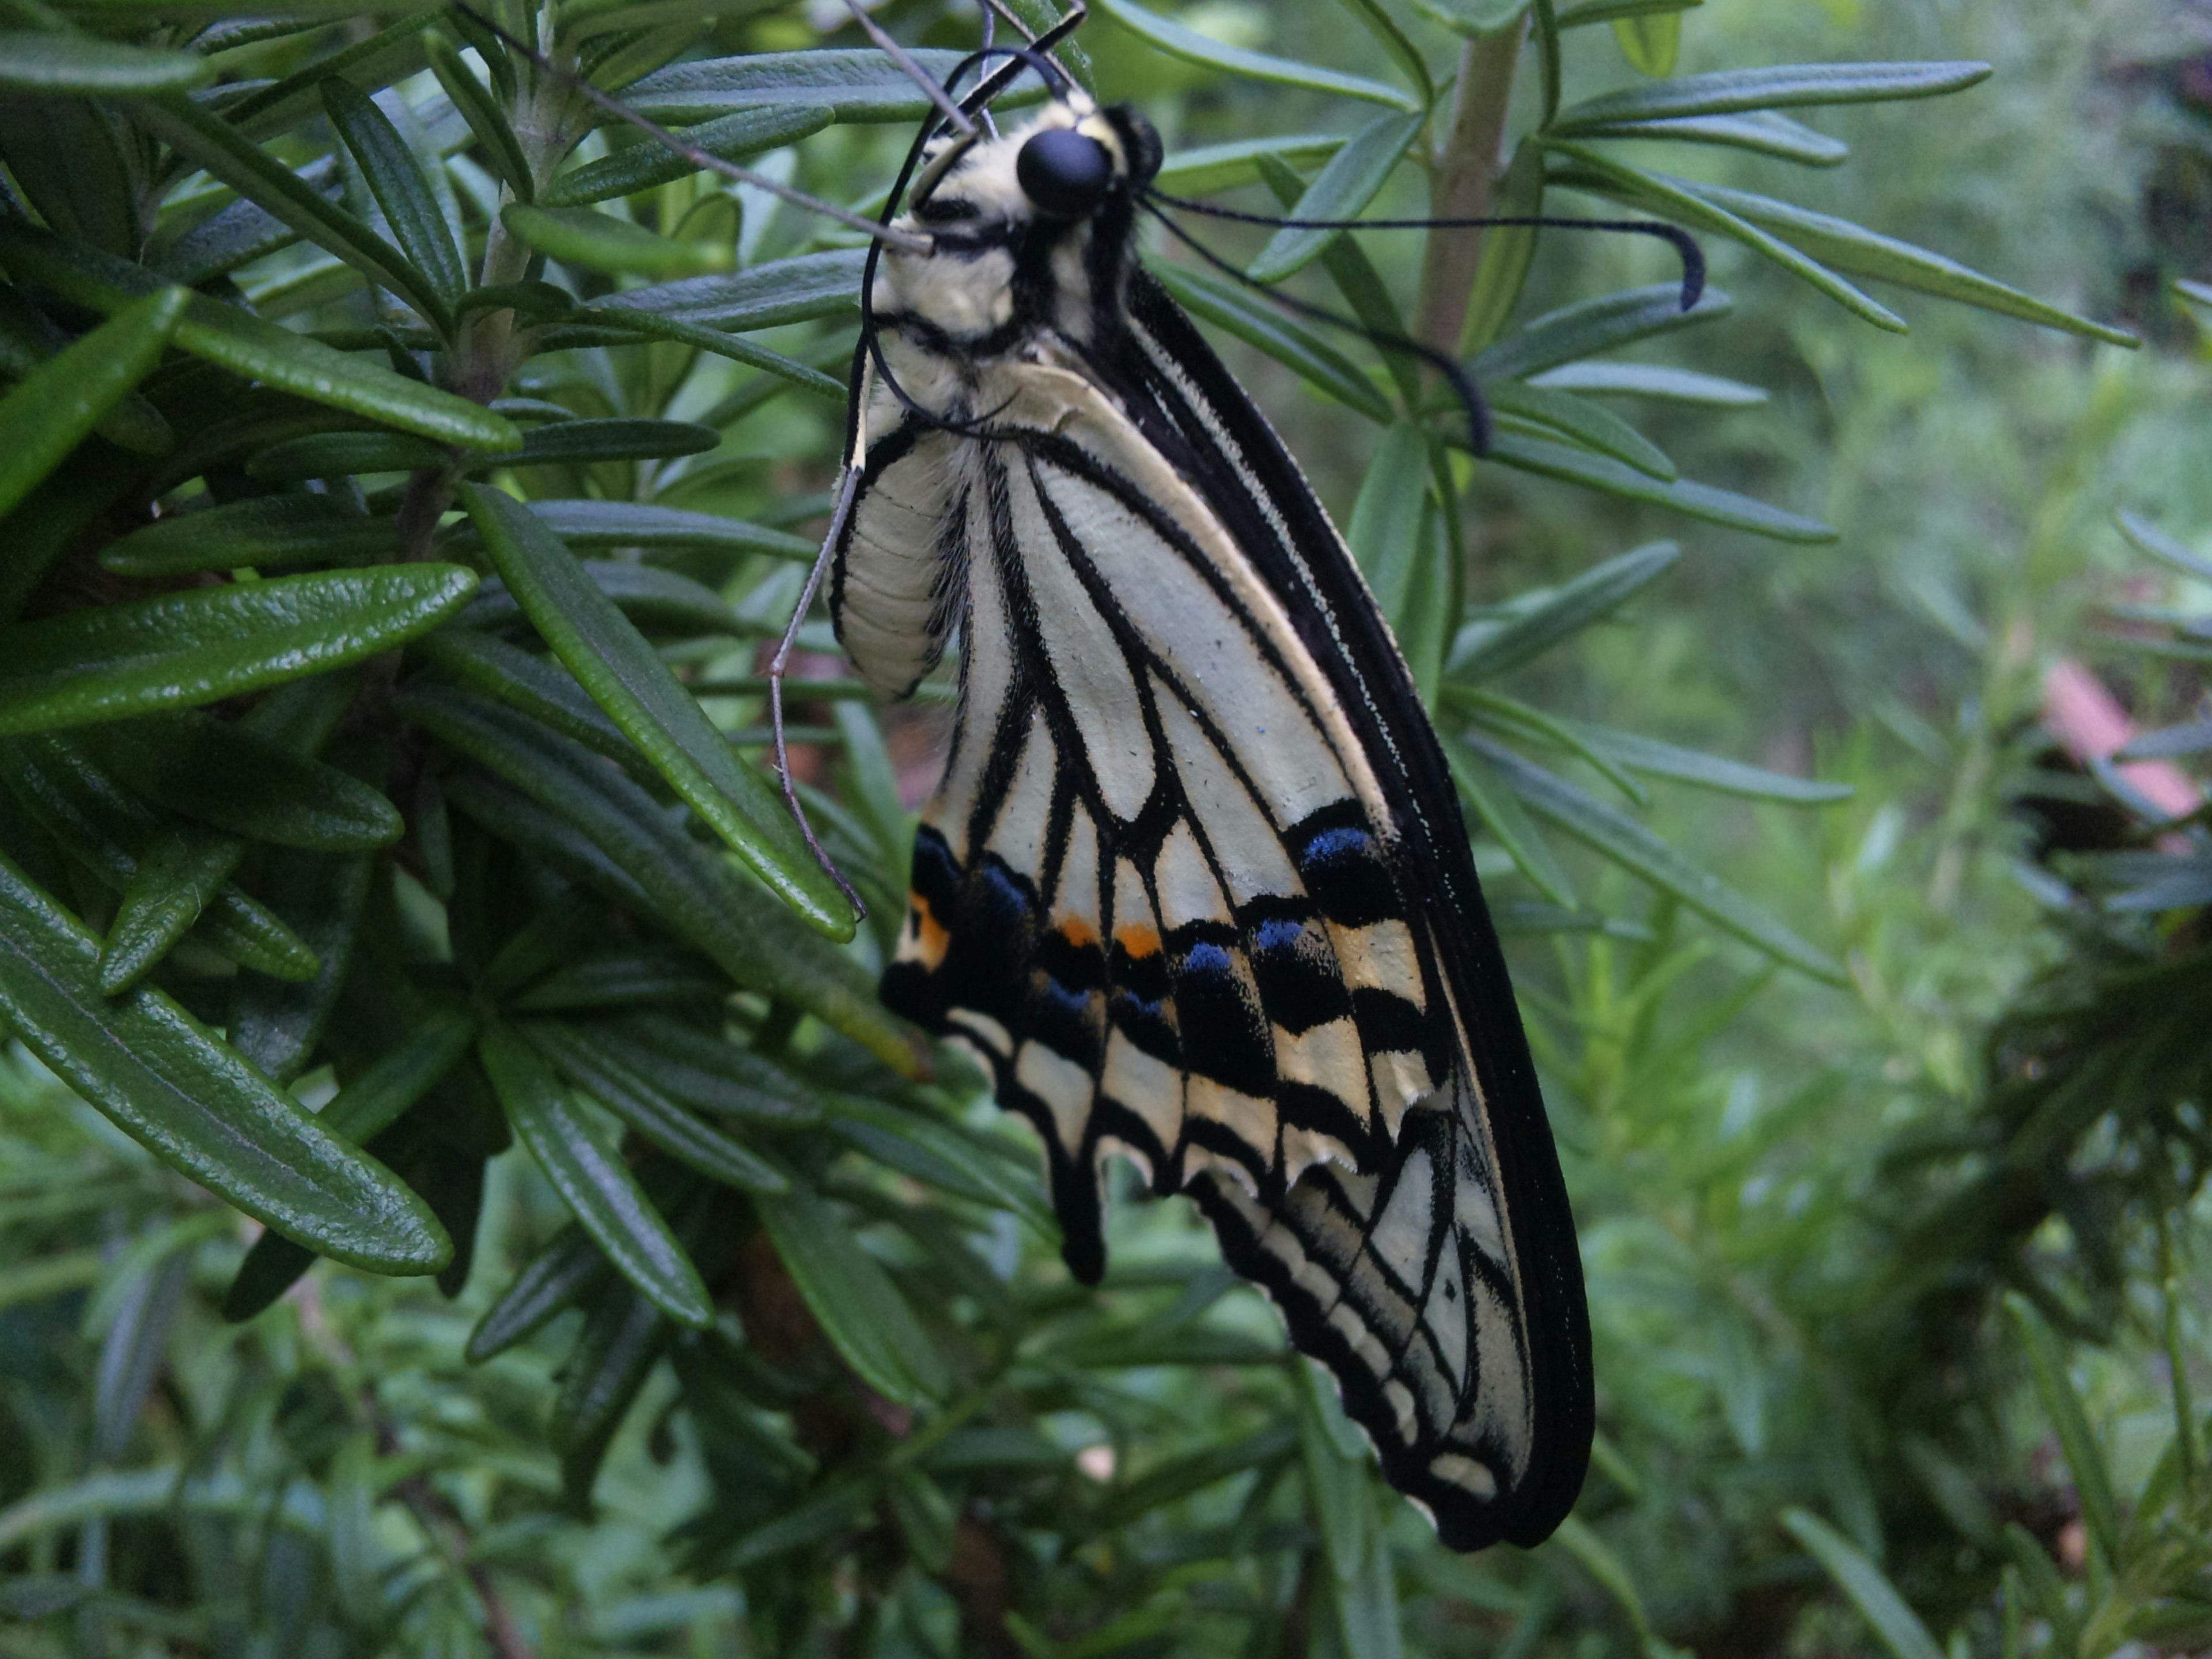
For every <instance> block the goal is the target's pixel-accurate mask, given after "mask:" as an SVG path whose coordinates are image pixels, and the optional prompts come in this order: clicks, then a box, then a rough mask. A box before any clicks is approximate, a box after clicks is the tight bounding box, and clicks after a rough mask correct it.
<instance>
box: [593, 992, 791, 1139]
mask: <svg viewBox="0 0 2212 1659" xmlns="http://www.w3.org/2000/svg"><path fill="white" fill-rule="evenodd" d="M591 1032H592V1042H594V1043H596V1044H598V1045H599V1047H600V1048H603V1049H605V1051H606V1052H607V1053H608V1054H612V1055H613V1056H615V1058H617V1060H621V1061H622V1062H623V1064H625V1065H626V1066H629V1068H630V1069H631V1070H633V1071H635V1072H638V1073H642V1074H643V1075H644V1076H647V1077H649V1078H651V1079H653V1081H654V1082H655V1083H656V1084H658V1085H659V1086H660V1087H661V1088H663V1089H665V1090H666V1091H668V1092H669V1093H670V1094H671V1095H673V1096H675V1097H676V1098H677V1099H678V1100H680V1101H682V1102H683V1103H684V1104H685V1105H687V1106H690V1107H691V1108H693V1109H695V1110H697V1111H702V1112H710V1113H713V1114H714V1115H717V1116H728V1117H738V1118H744V1119H748V1120H750V1121H756V1122H760V1123H769V1124H778V1125H781V1126H783V1127H799V1126H800V1125H804V1124H808V1123H814V1122H817V1121H820V1119H821V1117H822V1115H823V1111H824V1109H825V1100H824V1097H823V1094H822V1091H820V1090H818V1089H817V1088H815V1087H814V1086H813V1085H811V1084H810V1083H807V1082H805V1081H804V1080H803V1079H799V1078H797V1077H794V1076H793V1075H792V1073H789V1072H787V1071H786V1070H785V1069H784V1068H783V1067H782V1066H778V1065H777V1064H776V1063H775V1061H774V1060H769V1059H768V1058H766V1057H765V1056H763V1055H761V1054H755V1053H753V1052H752V1051H751V1050H750V1049H749V1048H738V1046H737V1045H736V1044H735V1043H733V1042H728V1041H726V1039H724V1038H721V1037H719V1036H713V1035H711V1034H709V1033H708V1032H706V1031H702V1030H699V1029H698V1028H697V1027H696V1026H693V1025H687V1024H684V1022H682V1021H681V1020H678V1019H674V1018H670V1017H669V1016H668V1015H665V1014H637V1015H633V1016H632V1017H631V1018H628V1019H623V1020H617V1021H611V1022H608V1023H605V1024H599V1025H594V1026H593V1027H592V1028H591Z"/></svg>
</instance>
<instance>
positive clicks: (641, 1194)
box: [477, 1024, 714, 1330]
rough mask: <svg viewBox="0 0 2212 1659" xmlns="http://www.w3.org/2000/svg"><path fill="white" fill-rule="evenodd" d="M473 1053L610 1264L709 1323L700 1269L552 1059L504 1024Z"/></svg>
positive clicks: (676, 1313) (696, 1322) (680, 1317)
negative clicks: (577, 1101) (581, 1107)
mask: <svg viewBox="0 0 2212 1659" xmlns="http://www.w3.org/2000/svg"><path fill="white" fill-rule="evenodd" d="M477 1056H478V1058H479V1059H481V1060H482V1061H483V1068H484V1074H485V1075H486V1076H487V1077H489V1079H491V1085H492V1089H493V1091H494V1092H495V1094H497V1095H498V1097H499V1103H500V1106H501V1109H502V1110H504V1111H505V1112H506V1114H507V1121H509V1122H510V1123H512V1124H513V1126H514V1132H515V1134H516V1135H517V1136H518V1137H519V1138H520V1140H521V1141H522V1144H523V1145H524V1146H527V1147H528V1148H529V1149H530V1154H531V1156H532V1158H536V1159H537V1160H538V1167H539V1168H540V1169H542V1170H544V1172H545V1176H546V1179H547V1180H549V1181H550V1182H552V1183H553V1187H554V1190H556V1192H558V1193H559V1194H561V1197H562V1201H563V1202H565V1203H566V1204H567V1205H568V1208H569V1211H570V1212H571V1213H573V1214H574V1216H575V1218H576V1220H577V1221H578V1223H579V1224H580V1225H581V1226H582V1227H583V1229H584V1231H586V1232H587V1233H589V1234H590V1235H591V1236H592V1242H593V1243H596V1244H597V1245H598V1246H599V1249H600V1250H601V1251H602V1252H604V1253H605V1255H606V1258H607V1260H608V1261H611V1262H612V1263H613V1264H614V1267H615V1270H616V1271H617V1273H621V1274H622V1276H623V1278H624V1279H628V1280H629V1282H630V1283H631V1284H633V1285H636V1286H637V1288H638V1290H639V1291H641V1292H642V1293H643V1294H644V1296H645V1297H647V1299H648V1300H650V1301H651V1302H652V1303H653V1305H654V1306H655V1307H657V1308H659V1310H661V1311H662V1312H664V1313H665V1314H667V1315H668V1316H669V1317H671V1319H674V1320H677V1321H678V1322H680V1323H683V1324H685V1325H690V1326H691V1327H693V1328H696V1329H699V1330H704V1329H705V1328H707V1327H708V1325H711V1324H712V1323H713V1322H714V1301H713V1299H712V1298H711V1297H708V1294H707V1287H706V1285H704V1284H703V1283H702V1282H701V1280H700V1278H699V1270H698V1269H697V1268H696V1267H694V1266H692V1264H691V1258H690V1256H689V1255H686V1254H685V1253H684V1247H683V1245H682V1244H680V1243H678V1242H677V1239H676V1235H675V1234H673V1233H671V1231H669V1230H668V1224H667V1223H666V1222H665V1221H663V1220H662V1219H661V1218H660V1212H659V1211H658V1210H656V1209H655V1208H654V1207H653V1200H651V1199H649V1198H647V1196H646V1193H645V1189H644V1188H642V1187H641V1186H639V1185H638V1183H637V1177H636V1176H634V1175H632V1174H631V1173H630V1171H629V1165H628V1164H624V1163H623V1160H622V1159H621V1158H619V1157H617V1156H616V1154H615V1153H614V1152H613V1151H612V1150H611V1149H610V1148H609V1147H608V1146H606V1145H605V1143H604V1142H603V1141H602V1140H601V1139H599V1135H598V1133H597V1132H596V1131H595V1130H594V1129H593V1127H592V1125H591V1124H590V1123H589V1122H587V1121H586V1119H585V1117H584V1115H583V1114H582V1113H581V1112H580V1110H578V1109H577V1108H576V1107H575V1106H574V1104H573V1103H571V1102H570V1101H569V1099H568V1093H567V1091H566V1090H565V1089H563V1087H562V1084H561V1080H560V1079H558V1078H557V1077H556V1076H555V1075H554V1073H553V1068H552V1066H550V1065H549V1064H548V1063H547V1062H546V1061H545V1060H544V1058H543V1056H541V1055H540V1054H538V1051H537V1049H535V1048H532V1046H531V1045H530V1044H529V1043H528V1042H526V1041H525V1040H524V1039H523V1038H522V1037H521V1036H520V1035H518V1034H517V1033H516V1032H514V1031H513V1030H510V1029H509V1028H507V1026H504V1025H498V1024H494V1025H489V1026H487V1027H485V1029H484V1030H483V1034H482V1035H481V1036H479V1037H478V1038H477Z"/></svg>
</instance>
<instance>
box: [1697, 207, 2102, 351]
mask: <svg viewBox="0 0 2212 1659" xmlns="http://www.w3.org/2000/svg"><path fill="white" fill-rule="evenodd" d="M1654 176H1656V175H1654ZM1665 182H1666V183H1667V184H1668V185H1671V186H1673V187H1674V188H1678V189H1680V190H1682V191H1687V192H1688V193H1690V194H1692V195H1693V196H1696V197H1699V199H1701V200H1704V201H1706V202H1710V203H1711V204H1714V205H1715V206H1717V207H1719V208H1722V209H1724V210H1727V211H1729V212H1730V213H1733V214H1735V215H1736V216H1738V217H1739V218H1741V219H1743V220H1745V221H1746V222H1749V223H1753V224H1757V225H1763V226H1765V227H1766V228H1769V229H1771V230H1775V231H1778V232H1781V233H1783V234H1785V235H1787V236H1789V237H1790V240H1791V241H1792V242H1793V243H1794V244H1795V245H1796V246H1802V247H1803V248H1804V249H1805V250H1806V251H1807V252H1810V253H1812V254H1814V255H1815V256H1817V257H1818V258H1820V259H1822V260H1824V261H1826V263H1827V264H1831V265H1833V266H1834V267H1835V268H1836V269H1837V270H1848V271H1850V273H1851V274H1852V275H1854V276H1869V277H1872V278H1874V279H1875V281H1877V282H1884V283H1896V284H1897V285H1898V286H1899V288H1909V289H1914V290H1916V291H1917V292H1919V293H1922V294H1933V295H1936V296H1937V297H1938V298H1940V299H1945V300H1955V301H1958V302H1959V303H1960V305H1969V306H1974V307H1978V308H1979V309H1981V310H1983V311H1994V312H1996V313H2000V314H2002V315H2003V316H2007V317H2018V318H2020V319H2022V320H2024V321H2027V322H2031V323H2037V324H2039V325H2042V326H2043V327H2045V328H2055V329H2060V330H2063V331H2065V332H2067V333H2069V334H2080V335H2084V336H2087V337H2088V338H2090V339H2093V340H2101V341H2103V342H2104V343H2106V345H2117V346H2130V347H2133V346H2137V345H2140V344H2142V341H2141V340H2139V339H2138V338H2137V337H2136V336H2135V335H2134V334H2132V333H2130V332H2129V331H2127V330H2126V329H2124V328H2114V327H2112V325H2110V324H2108V323H2100V322H2096V321H2093V319H2089V318H2087V317H2079V316H2076V315H2075V314H2074V313H2072V312H2070V311H2064V310H2062V309H2060V308H2059V307H2057V306H2054V305H2050V304H2047V303H2045V301H2041V300H2039V299H2037V298H2036V297H2035V296H2034V295H2032V294H2024V293H2022V292H2021V290H2020V289H2016V288H2014V287H2012V286H2010V285H2009V284H2008V283H2000V282H1998V281H1996V279H1995V278H1993V277H1989V276H1983V275H1982V274H1981V273H1980V272H1979V271H1976V270H1968V269H1967V268H1966V266H1964V265H1962V264H1959V263H1958V262H1957V261H1955V260H1953V259H1947V258H1944V257H1943V256H1942V254H1940V253H1931V252H1929V251H1928V250H1927V249H1926V248H1922V247H1915V246H1912V244H1911V243H1910V242H1900V241H1899V240H1896V239H1895V238H1894V237H1890V236H1884V235H1881V234H1879V233H1877V232H1875V231H1871V230H1868V229H1866V228H1864V227H1863V226H1860V225H1855V224H1852V223H1851V222H1850V221H1849V220H1846V219H1837V218H1833V217H1831V216H1829V215H1827V214H1825V213H1814V212H1813V211H1812V210H1809V209H1807V208H1801V207H1796V206H1794V205H1792V204H1790V203H1788V202H1778V201H1776V200H1774V199H1773V198H1772V197H1766V196H1753V195H1752V194H1750V193H1749V192H1748V191H1741V190H1728V189H1724V188H1723V187H1722V186H1721V185H1704V184H1694V183H1692V182H1690V181H1688V180H1686V179H1667V180H1666V181H1665Z"/></svg>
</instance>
